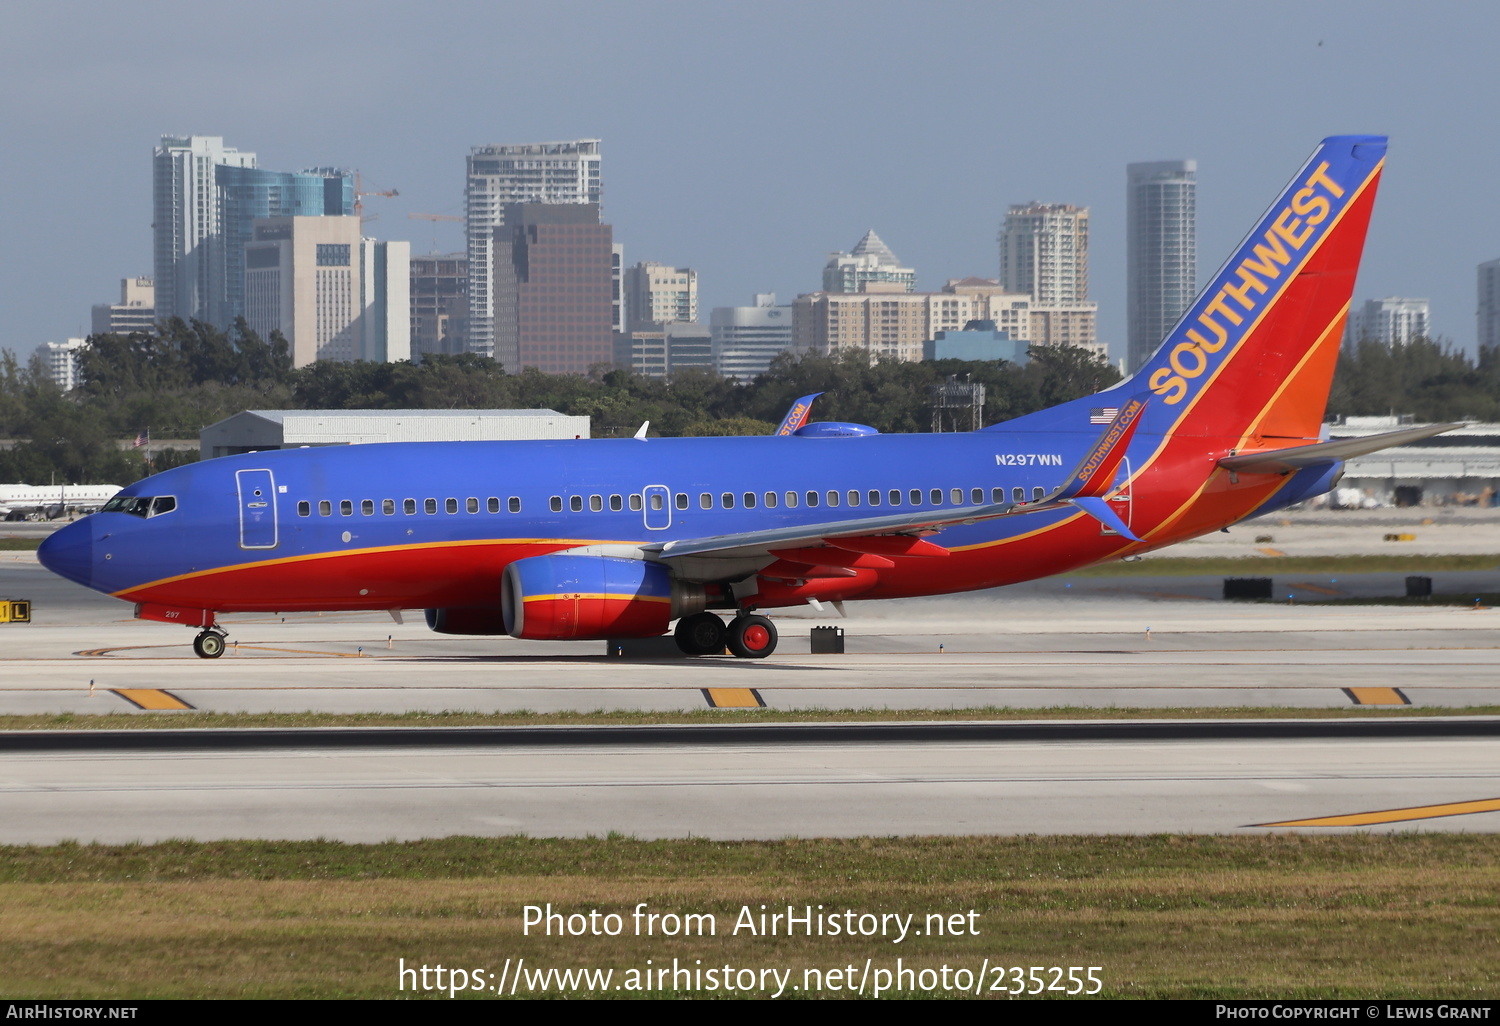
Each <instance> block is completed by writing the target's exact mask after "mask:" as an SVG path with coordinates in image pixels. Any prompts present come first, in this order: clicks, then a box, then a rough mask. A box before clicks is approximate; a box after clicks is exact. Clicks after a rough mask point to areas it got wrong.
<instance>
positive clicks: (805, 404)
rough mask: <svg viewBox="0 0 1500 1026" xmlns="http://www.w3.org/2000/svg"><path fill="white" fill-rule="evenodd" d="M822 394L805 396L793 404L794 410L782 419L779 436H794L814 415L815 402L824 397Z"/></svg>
mask: <svg viewBox="0 0 1500 1026" xmlns="http://www.w3.org/2000/svg"><path fill="white" fill-rule="evenodd" d="M822 394H823V393H822V392H814V393H813V394H812V395H805V396H803V397H802V398H801V399H798V400H797V401H796V402H794V403H792V408H791V409H790V410H787V411H786V416H785V417H783V418H782V419H781V426H780V427H778V428H777V429H776V434H777V435H792V434H796V433H797V429H798V428H800V427H802V426H803V425H804V424H806V423H807V418H808V417H810V416H811V415H812V404H813V400H814V399H816V398H817V397H818V396H820V395H822Z"/></svg>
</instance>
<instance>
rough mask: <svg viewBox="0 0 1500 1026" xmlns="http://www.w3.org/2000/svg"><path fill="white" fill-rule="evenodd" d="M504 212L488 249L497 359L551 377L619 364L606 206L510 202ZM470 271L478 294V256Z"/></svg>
mask: <svg viewBox="0 0 1500 1026" xmlns="http://www.w3.org/2000/svg"><path fill="white" fill-rule="evenodd" d="M500 216H501V219H502V221H503V225H502V227H499V228H496V229H494V230H493V238H492V239H491V242H490V246H489V251H488V252H489V255H490V256H489V258H490V260H491V267H492V269H491V277H490V282H489V290H488V291H489V296H490V299H491V307H490V309H491V315H490V323H491V329H492V343H491V353H492V355H493V356H494V358H495V359H496V360H499V361H500V363H501V365H502V366H503V367H504V368H505V369H506V370H507V371H511V372H516V371H519V370H521V368H523V367H536V368H537V369H539V370H541V371H543V372H545V373H547V374H587V373H588V371H589V368H590V367H592V366H593V365H594V364H596V363H612V362H613V361H614V358H615V353H614V302H613V297H612V284H613V264H614V240H613V237H612V234H613V233H612V230H611V229H610V226H609V225H607V224H600V223H599V205H598V204H597V203H508V204H506V205H505V208H504V210H503V211H501V214H500ZM471 252H472V251H471ZM469 269H470V276H469V294H470V297H471V298H472V297H473V292H474V289H475V287H476V281H475V274H476V273H477V270H476V268H475V265H474V264H473V262H472V261H471V262H470V264H469ZM470 308H471V309H473V306H472V304H471V307H470Z"/></svg>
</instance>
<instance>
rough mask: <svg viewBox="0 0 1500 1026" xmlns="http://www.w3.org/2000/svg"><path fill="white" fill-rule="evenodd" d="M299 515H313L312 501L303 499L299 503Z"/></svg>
mask: <svg viewBox="0 0 1500 1026" xmlns="http://www.w3.org/2000/svg"><path fill="white" fill-rule="evenodd" d="M297 515H298V516H299V517H310V516H312V503H310V502H308V501H306V500H303V501H302V502H299V503H297Z"/></svg>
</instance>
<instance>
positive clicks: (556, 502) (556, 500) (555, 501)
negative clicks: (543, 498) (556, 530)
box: [547, 495, 562, 513]
mask: <svg viewBox="0 0 1500 1026" xmlns="http://www.w3.org/2000/svg"><path fill="white" fill-rule="evenodd" d="M547 505H548V506H549V507H551V509H552V512H554V513H561V512H562V496H561V495H554V496H552V498H551V499H550V500H548V502H547Z"/></svg>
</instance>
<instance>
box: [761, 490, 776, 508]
mask: <svg viewBox="0 0 1500 1026" xmlns="http://www.w3.org/2000/svg"><path fill="white" fill-rule="evenodd" d="M761 501H762V502H764V503H765V507H766V509H775V508H776V493H775V492H767V493H766V494H764V495H762V496H761Z"/></svg>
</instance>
